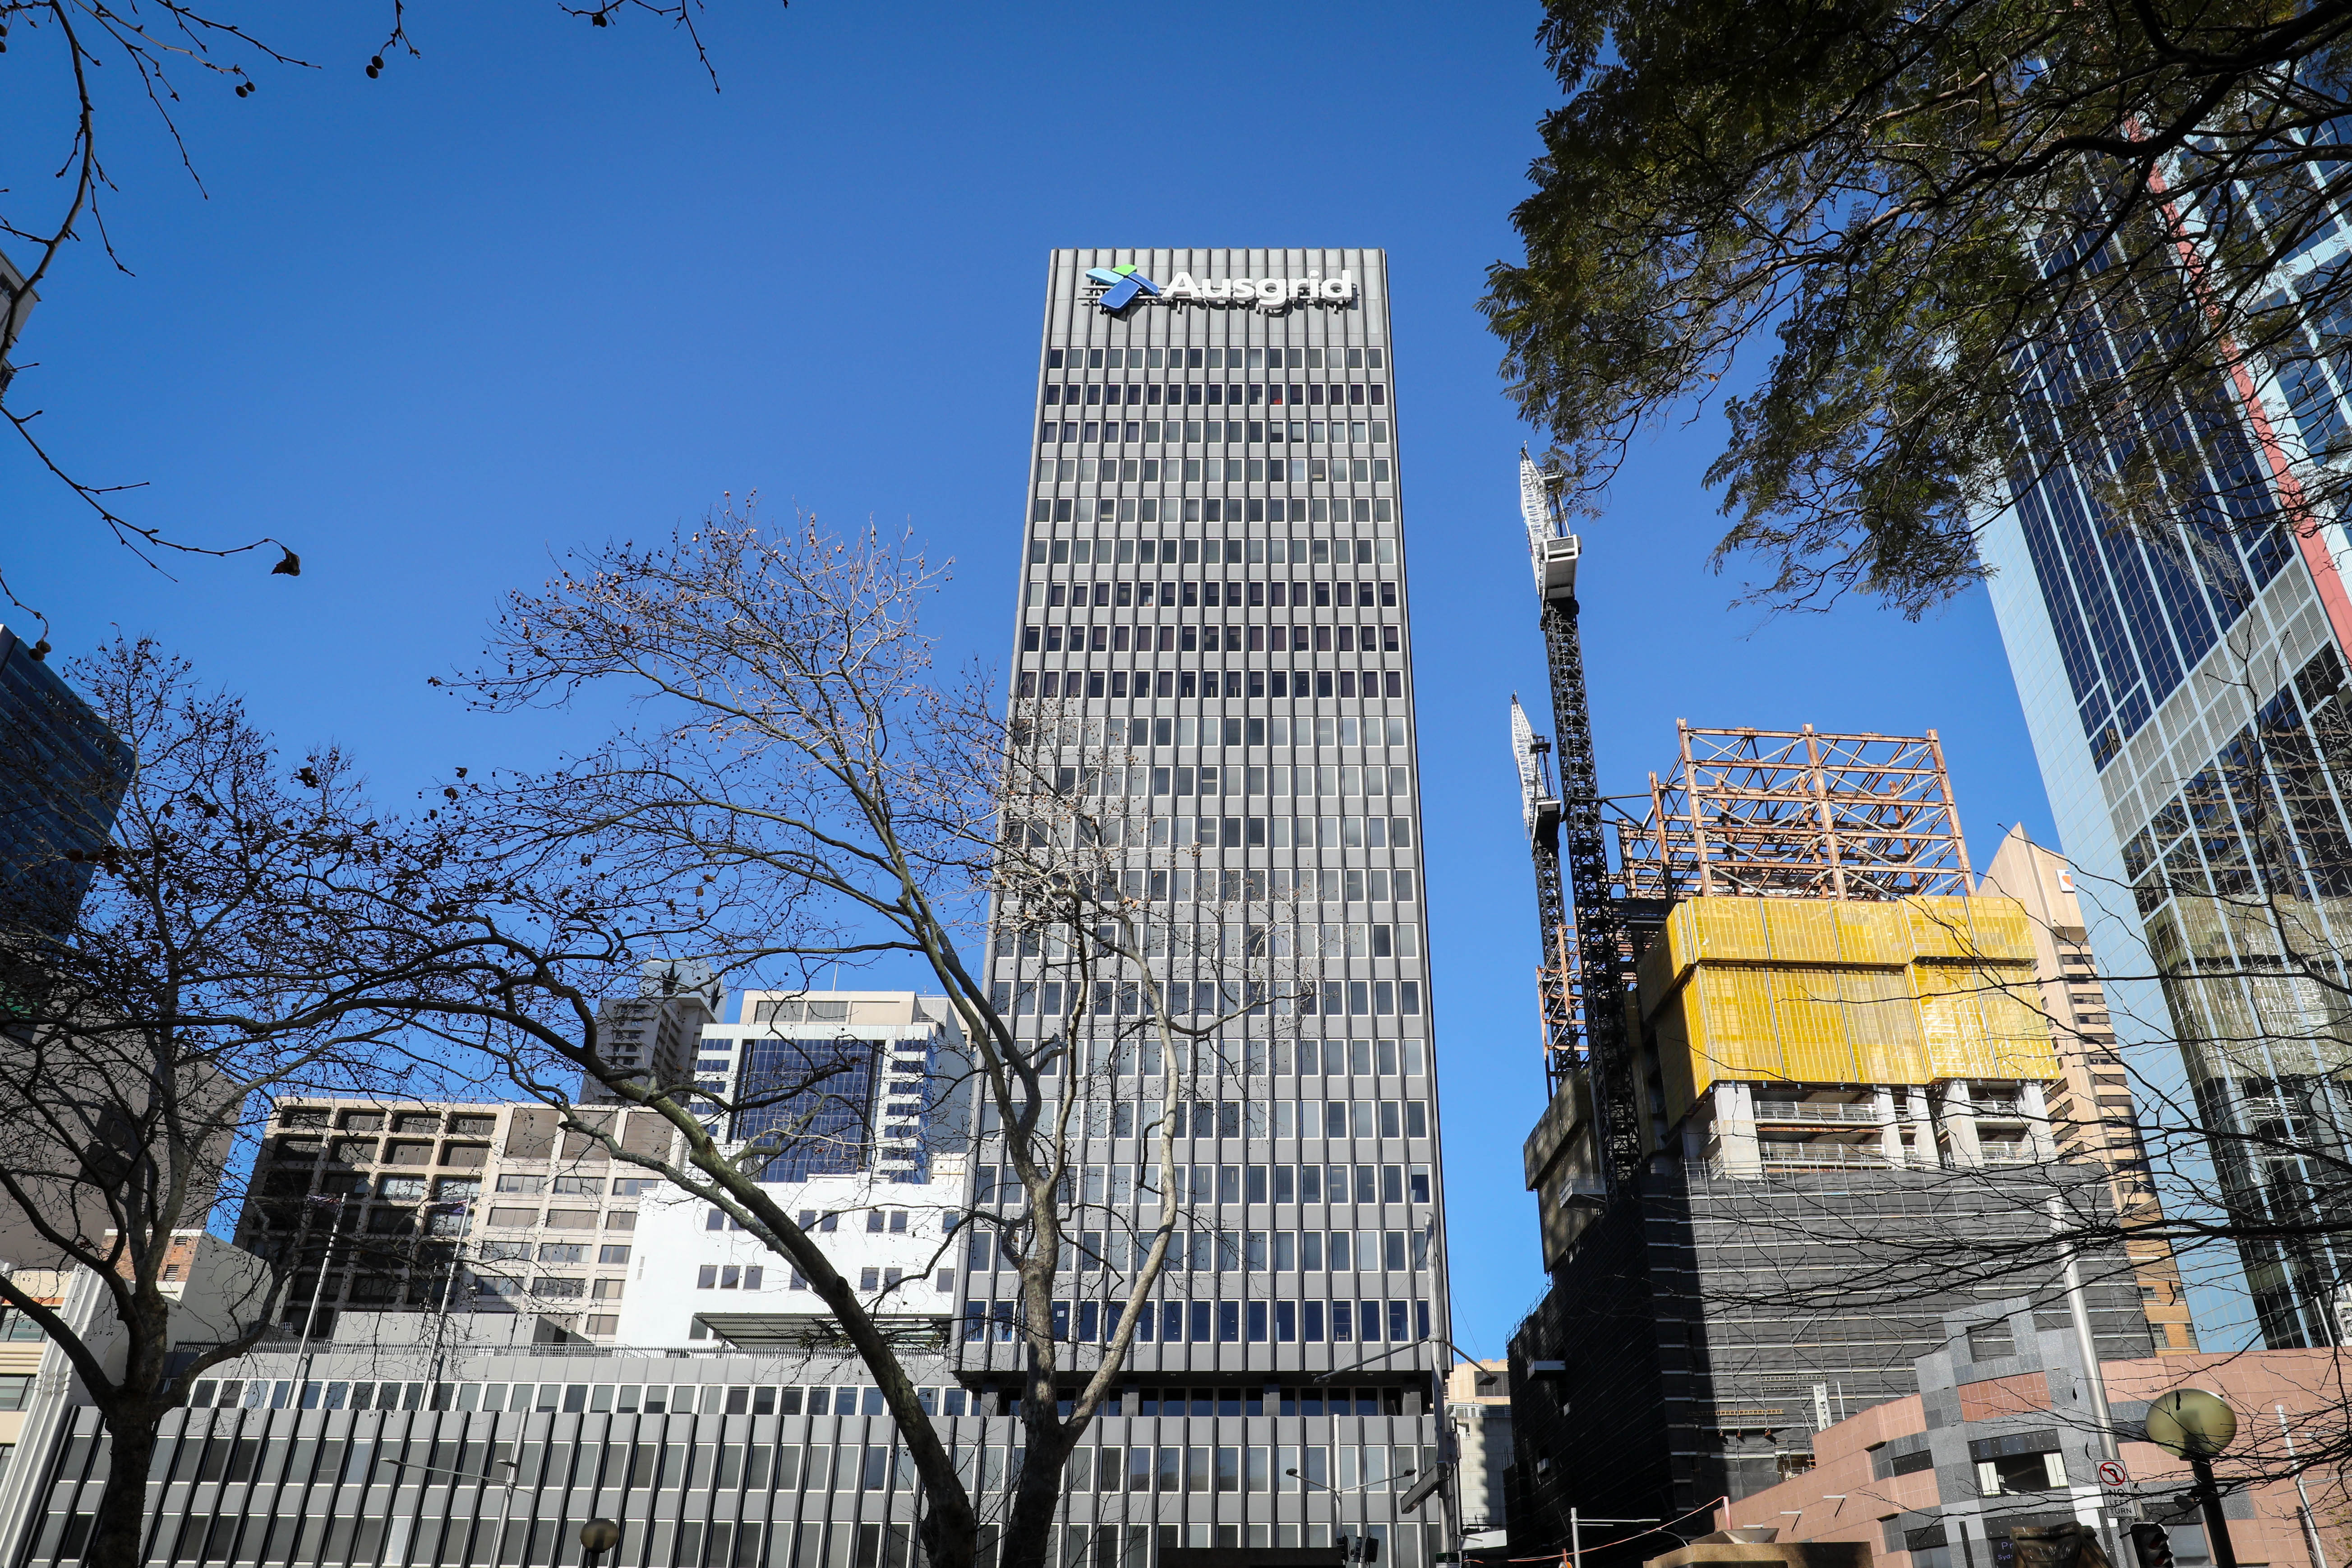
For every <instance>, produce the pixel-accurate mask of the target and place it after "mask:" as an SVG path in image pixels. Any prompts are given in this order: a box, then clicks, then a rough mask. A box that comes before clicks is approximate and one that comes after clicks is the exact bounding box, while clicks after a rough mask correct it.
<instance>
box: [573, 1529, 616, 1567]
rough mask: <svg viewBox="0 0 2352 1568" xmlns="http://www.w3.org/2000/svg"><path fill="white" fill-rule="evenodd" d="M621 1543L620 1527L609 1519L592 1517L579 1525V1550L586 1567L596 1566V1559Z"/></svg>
mask: <svg viewBox="0 0 2352 1568" xmlns="http://www.w3.org/2000/svg"><path fill="white" fill-rule="evenodd" d="M619 1544H621V1527H620V1526H619V1525H617V1524H614V1522H613V1521H611V1520H609V1519H592V1520H590V1521H588V1522H587V1523H585V1524H583V1525H582V1526H581V1527H580V1550H581V1552H583V1554H584V1555H583V1561H584V1562H585V1563H587V1564H588V1568H596V1560H597V1559H598V1558H600V1557H602V1556H604V1553H606V1552H610V1551H612V1550H613V1548H614V1547H615V1546H618V1545H619Z"/></svg>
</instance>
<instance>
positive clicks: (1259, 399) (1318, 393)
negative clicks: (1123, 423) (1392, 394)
mask: <svg viewBox="0 0 2352 1568" xmlns="http://www.w3.org/2000/svg"><path fill="white" fill-rule="evenodd" d="M1122 386H1124V388H1125V391H1124V392H1122V391H1121V390H1120V389H1121V387H1122ZM1286 394H1287V396H1286ZM1388 400H1389V389H1388V384H1387V383H1386V382H1381V381H1369V382H1368V381H1330V382H1324V381H1308V382H1297V381H1291V382H1281V381H1275V382H1261V381H1252V382H1239V381H1234V382H1220V381H1206V382H1203V381H1171V382H1169V383H1167V384H1165V385H1164V386H1163V384H1161V383H1160V382H1156V381H1130V382H1125V383H1120V382H1116V381H1111V382H1102V381H1088V382H1068V383H1062V382H1053V381H1049V382H1047V383H1046V384H1045V406H1046V407H1048V408H1052V407H1055V406H1056V405H1062V404H1069V405H1078V404H1086V405H1090V406H1091V405H1109V406H1111V407H1114V408H1115V407H1118V406H1119V405H1120V404H1121V403H1122V402H1124V403H1125V404H1126V405H1129V406H1130V407H1143V406H1150V407H1154V408H1156V407H1159V406H1160V405H1163V404H1165V405H1171V406H1172V405H1178V404H1181V405H1184V406H1186V407H1188V408H1190V407H1201V406H1207V407H1211V408H1222V407H1227V406H1230V407H1234V408H1241V407H1244V406H1247V407H1251V408H1255V407H1257V406H1259V405H1266V406H1268V407H1275V408H1279V407H1283V406H1284V405H1288V406H1290V407H1292V408H1304V407H1309V406H1312V407H1316V408H1322V407H1327V406H1328V407H1339V406H1341V405H1345V406H1347V407H1350V408H1365V407H1370V408H1379V407H1382V406H1384V405H1386V404H1387V403H1388Z"/></svg>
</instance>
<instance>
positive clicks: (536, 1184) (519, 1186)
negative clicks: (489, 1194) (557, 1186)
mask: <svg viewBox="0 0 2352 1568" xmlns="http://www.w3.org/2000/svg"><path fill="white" fill-rule="evenodd" d="M499 1191H500V1192H502V1193H543V1192H545V1191H547V1178H546V1177H545V1176H503V1175H502V1176H500V1177H499Z"/></svg>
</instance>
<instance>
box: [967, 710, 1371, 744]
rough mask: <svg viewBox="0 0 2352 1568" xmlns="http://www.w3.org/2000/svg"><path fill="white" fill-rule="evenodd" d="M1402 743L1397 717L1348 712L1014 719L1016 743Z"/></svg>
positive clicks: (1014, 742) (1014, 740)
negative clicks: (1312, 715)
mask: <svg viewBox="0 0 2352 1568" xmlns="http://www.w3.org/2000/svg"><path fill="white" fill-rule="evenodd" d="M1221 739H1222V742H1223V744H1225V745H1228V746H1244V745H1246V746H1266V745H1273V746H1288V745H1294V744H1295V745H1300V746H1306V745H1317V746H1332V745H1339V746H1354V745H1366V746H1378V745H1383V744H1385V745H1391V746H1402V745H1403V744H1404V743H1405V721H1403V720H1402V719H1364V720H1361V721H1359V720H1358V719H1357V717H1356V716H1355V715H1354V714H1351V713H1349V714H1330V715H1326V716H1324V717H1322V718H1304V717H1302V718H1301V719H1299V720H1298V721H1297V725H1296V727H1295V728H1294V726H1293V724H1292V722H1291V721H1290V720H1289V719H1288V718H1286V717H1284V716H1281V715H1276V716H1275V717H1272V718H1265V719H1246V718H1244V719H1193V718H1190V717H1174V718H1167V719H1097V718H1071V719H1035V720H1031V719H1016V720H1014V721H1013V744H1014V745H1016V746H1102V745H1111V746H1117V745H1121V744H1125V745H1129V746H1191V745H1202V746H1213V745H1216V744H1218V743H1219V742H1220V740H1221Z"/></svg>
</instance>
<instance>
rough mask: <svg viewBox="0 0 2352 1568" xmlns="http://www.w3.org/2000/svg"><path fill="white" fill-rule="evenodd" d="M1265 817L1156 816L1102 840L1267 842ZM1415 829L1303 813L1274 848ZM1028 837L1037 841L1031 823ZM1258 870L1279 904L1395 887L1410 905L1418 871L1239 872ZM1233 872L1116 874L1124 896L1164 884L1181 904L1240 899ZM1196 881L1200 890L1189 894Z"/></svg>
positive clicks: (1392, 819) (1382, 839) (1368, 844)
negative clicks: (1231, 887)
mask: <svg viewBox="0 0 2352 1568" xmlns="http://www.w3.org/2000/svg"><path fill="white" fill-rule="evenodd" d="M1263 820H1265V818H1213V816H1200V818H1192V816H1176V818H1169V816H1155V818H1152V820H1150V832H1148V835H1127V832H1119V835H1112V832H1106V835H1103V842H1106V844H1110V847H1112V848H1118V844H1115V842H1112V839H1124V842H1127V844H1129V847H1134V848H1143V847H1146V839H1148V844H1150V848H1171V847H1173V848H1192V847H1197V848H1256V847H1261V844H1265V837H1267V835H1263V832H1261V830H1258V827H1254V826H1251V823H1263ZM1112 826H1115V827H1119V823H1112ZM1234 826H1240V827H1242V830H1240V832H1237V830H1234ZM1412 827H1413V820H1412V818H1404V816H1369V818H1364V816H1298V818H1289V816H1277V818H1275V820H1273V848H1412V844H1413V835H1412ZM1400 835H1402V837H1400ZM1030 842H1033V844H1034V842H1037V832H1034V826H1033V835H1030ZM1261 869H1263V875H1265V877H1270V879H1273V881H1270V884H1267V886H1273V889H1275V891H1273V893H1270V898H1273V900H1277V902H1279V900H1291V898H1298V900H1319V902H1340V900H1345V902H1362V900H1367V898H1369V900H1373V902H1385V900H1388V898H1390V886H1395V900H1397V902H1413V872H1412V869H1409V868H1395V869H1392V868H1385V865H1303V868H1286V865H1270V868H1251V869H1249V872H1242V875H1244V877H1249V875H1258V872H1261ZM1294 872H1296V881H1294ZM1230 875H1234V872H1233V869H1216V872H1212V869H1202V872H1200V881H1195V879H1192V869H1190V868H1176V869H1169V872H1140V869H1134V872H1119V893H1124V896H1127V898H1162V893H1160V889H1162V886H1167V889H1169V891H1167V893H1164V898H1173V900H1176V902H1183V900H1188V898H1195V896H1197V898H1200V900H1218V902H1237V898H1228V896H1225V893H1223V889H1225V881H1223V877H1230ZM1209 877H1218V889H1216V891H1213V893H1212V889H1209V881H1206V879H1209ZM1195 886H1197V893H1192V891H1188V889H1195ZM1282 889H1294V891H1282ZM1251 902H1254V900H1251Z"/></svg>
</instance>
